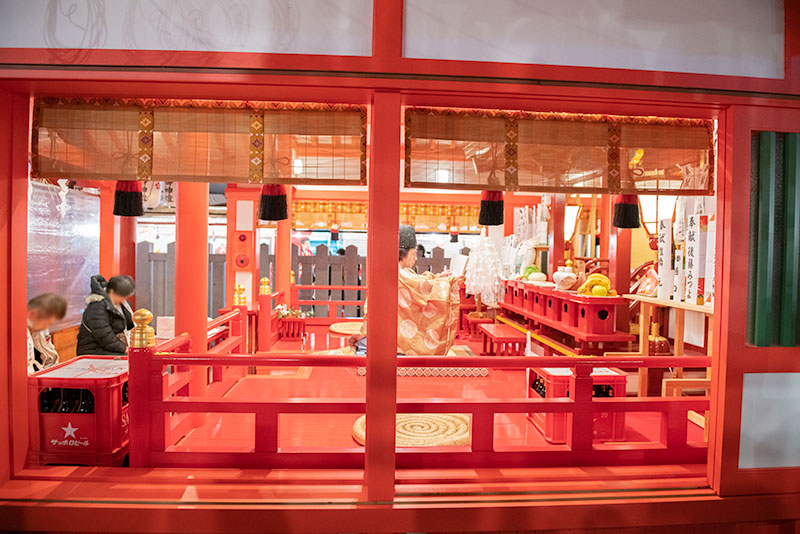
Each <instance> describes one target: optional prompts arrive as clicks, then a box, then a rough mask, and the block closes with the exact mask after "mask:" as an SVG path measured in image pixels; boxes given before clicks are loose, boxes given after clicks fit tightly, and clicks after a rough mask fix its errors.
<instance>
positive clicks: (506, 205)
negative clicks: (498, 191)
mask: <svg viewBox="0 0 800 534" xmlns="http://www.w3.org/2000/svg"><path fill="white" fill-rule="evenodd" d="M503 195H504V197H505V198H504V199H503V235H504V236H505V235H511V234H513V233H514V193H512V192H511V191H506V192H505V193H504V194H503Z"/></svg>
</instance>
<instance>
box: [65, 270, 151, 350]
mask: <svg viewBox="0 0 800 534" xmlns="http://www.w3.org/2000/svg"><path fill="white" fill-rule="evenodd" d="M90 287H91V289H92V294H91V295H89V296H88V297H86V309H85V310H84V311H83V320H82V321H81V326H80V329H79V330H78V347H77V350H76V352H77V354H78V356H81V355H83V354H92V355H110V356H118V355H123V354H125V353H126V352H127V351H128V332H129V331H130V330H131V328H133V311H132V310H131V307H130V305H129V304H128V303H127V299H128V297H130V296H131V295H133V293H134V292H135V291H136V286H135V285H134V283H133V278H131V277H130V276H127V275H120V276H113V277H111V279H110V280H109V281H108V282H106V279H105V278H103V277H102V276H100V275H99V274H98V275H96V276H92V278H91V282H90Z"/></svg>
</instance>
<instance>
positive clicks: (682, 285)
mask: <svg viewBox="0 0 800 534" xmlns="http://www.w3.org/2000/svg"><path fill="white" fill-rule="evenodd" d="M685 290H686V277H685V273H684V270H683V249H682V248H680V247H678V248H676V249H675V276H674V278H673V284H672V300H676V301H678V302H681V301H683V296H684V294H685Z"/></svg>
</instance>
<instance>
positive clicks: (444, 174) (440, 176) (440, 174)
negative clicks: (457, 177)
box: [436, 169, 450, 184]
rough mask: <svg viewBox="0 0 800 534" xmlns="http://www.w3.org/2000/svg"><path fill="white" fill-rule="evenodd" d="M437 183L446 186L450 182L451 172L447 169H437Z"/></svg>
mask: <svg viewBox="0 0 800 534" xmlns="http://www.w3.org/2000/svg"><path fill="white" fill-rule="evenodd" d="M436 181H437V182H439V183H440V184H446V183H448V182H449V181H450V171H448V170H447V169H436Z"/></svg>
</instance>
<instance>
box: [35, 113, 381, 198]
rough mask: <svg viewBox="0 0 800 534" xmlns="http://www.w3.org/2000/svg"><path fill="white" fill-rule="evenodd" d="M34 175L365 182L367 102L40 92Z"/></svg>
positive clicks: (171, 179)
mask: <svg viewBox="0 0 800 534" xmlns="http://www.w3.org/2000/svg"><path fill="white" fill-rule="evenodd" d="M31 146H32V153H33V164H32V175H33V176H34V177H39V178H70V179H75V180H80V179H108V180H135V179H141V180H149V179H153V180H169V181H193V180H194V181H211V182H227V183H234V182H255V183H260V182H270V183H293V184H339V185H348V184H355V185H358V184H363V183H366V108H365V107H364V106H355V105H346V104H307V103H303V104H293V103H273V102H251V101H248V102H242V101H205V100H155V99H122V100H106V99H69V98H40V99H37V100H36V102H35V112H34V124H33V132H32V144H31Z"/></svg>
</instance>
